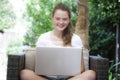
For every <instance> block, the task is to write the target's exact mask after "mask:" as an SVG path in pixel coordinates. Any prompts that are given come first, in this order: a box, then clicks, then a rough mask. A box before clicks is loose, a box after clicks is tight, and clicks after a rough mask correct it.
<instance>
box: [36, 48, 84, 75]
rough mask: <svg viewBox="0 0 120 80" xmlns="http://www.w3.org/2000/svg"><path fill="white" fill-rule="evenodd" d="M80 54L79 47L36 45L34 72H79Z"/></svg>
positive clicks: (54, 73) (63, 73)
mask: <svg viewBox="0 0 120 80" xmlns="http://www.w3.org/2000/svg"><path fill="white" fill-rule="evenodd" d="M81 54H82V49H81V48H70V47H69V48H63V47H37V48H36V55H35V57H36V58H35V72H36V73H37V74H38V75H66V76H67V75H68V76H73V75H76V74H80V73H81V56H82V55H81Z"/></svg>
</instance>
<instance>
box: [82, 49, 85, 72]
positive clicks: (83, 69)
mask: <svg viewBox="0 0 120 80" xmlns="http://www.w3.org/2000/svg"><path fill="white" fill-rule="evenodd" d="M84 71H85V65H84V54H83V49H82V61H81V73H83V72H84Z"/></svg>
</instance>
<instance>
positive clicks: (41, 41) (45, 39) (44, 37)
mask: <svg viewBox="0 0 120 80" xmlns="http://www.w3.org/2000/svg"><path fill="white" fill-rule="evenodd" d="M50 33H51V31H49V32H46V33H43V34H41V35H40V36H39V38H38V40H37V42H36V46H37V47H38V46H46V45H47V44H48V43H49V41H50Z"/></svg>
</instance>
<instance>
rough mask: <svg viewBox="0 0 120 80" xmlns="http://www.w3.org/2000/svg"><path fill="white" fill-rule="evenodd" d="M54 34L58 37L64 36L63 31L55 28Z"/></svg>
mask: <svg viewBox="0 0 120 80" xmlns="http://www.w3.org/2000/svg"><path fill="white" fill-rule="evenodd" d="M53 35H54V36H56V37H58V38H62V31H56V30H53Z"/></svg>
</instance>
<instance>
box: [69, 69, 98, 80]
mask: <svg viewBox="0 0 120 80" xmlns="http://www.w3.org/2000/svg"><path fill="white" fill-rule="evenodd" d="M95 76H96V73H95V72H94V71H93V70H87V71H85V72H83V73H82V74H79V75H76V76H74V77H72V78H70V79H68V80H95Z"/></svg>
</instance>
